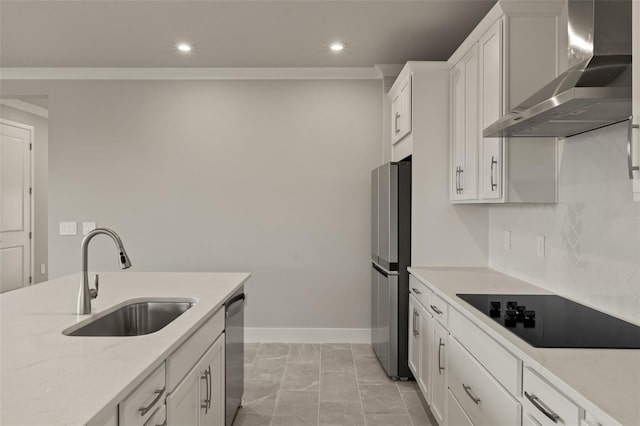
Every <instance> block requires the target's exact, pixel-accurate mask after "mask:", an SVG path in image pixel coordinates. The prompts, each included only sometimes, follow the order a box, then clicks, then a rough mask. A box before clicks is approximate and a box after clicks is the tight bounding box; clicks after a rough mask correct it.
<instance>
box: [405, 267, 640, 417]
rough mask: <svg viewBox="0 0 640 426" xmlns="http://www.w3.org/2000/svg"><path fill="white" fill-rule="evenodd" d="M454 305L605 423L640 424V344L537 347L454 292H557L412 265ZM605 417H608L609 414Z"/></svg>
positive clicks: (486, 272)
mask: <svg viewBox="0 0 640 426" xmlns="http://www.w3.org/2000/svg"><path fill="white" fill-rule="evenodd" d="M409 271H410V272H411V273H412V274H413V275H414V276H416V277H417V278H418V279H420V280H421V281H423V282H425V283H426V284H428V285H429V286H430V287H432V288H433V289H434V290H435V293H437V294H438V295H439V296H441V297H442V298H444V299H445V300H446V301H447V302H448V303H449V304H450V305H451V306H452V307H454V308H455V309H456V310H458V311H459V312H461V313H462V314H463V315H465V316H466V317H468V318H469V319H471V320H472V321H473V322H474V323H475V324H476V325H478V326H479V327H480V328H481V329H483V330H484V331H485V332H486V333H487V334H489V335H490V336H491V337H493V338H494V339H495V340H496V341H498V342H499V343H500V344H501V345H502V346H504V347H505V348H507V350H509V351H510V352H512V353H513V354H514V355H516V356H517V357H519V358H520V359H522V360H523V361H524V364H525V367H526V366H530V367H533V368H534V369H535V370H537V371H538V372H540V373H542V374H543V375H544V376H545V377H547V378H548V379H549V380H550V381H552V382H553V384H554V385H555V386H556V387H558V388H559V389H560V390H561V391H563V392H564V393H565V394H567V395H568V396H569V397H571V398H572V399H573V400H574V401H575V402H576V403H578V404H579V405H581V406H582V408H584V409H585V410H587V411H588V412H589V411H593V412H594V414H596V417H598V418H599V419H600V421H601V422H603V423H604V424H614V423H615V422H617V423H619V424H621V425H625V426H637V425H640V350H634V349H563V348H559V349H549V348H535V347H533V346H531V345H529V344H528V343H527V342H525V341H524V340H522V339H520V338H519V337H518V336H516V335H515V334H513V333H511V332H510V331H508V330H507V329H506V328H504V327H502V326H500V325H499V324H498V323H496V322H495V321H494V320H492V319H491V318H489V317H488V316H487V315H484V314H483V313H481V312H480V311H478V310H477V309H475V308H474V307H473V306H471V305H470V304H468V303H467V302H465V301H464V300H462V299H461V298H459V297H458V296H456V294H458V293H487V294H553V293H551V292H549V291H548V290H545V289H543V288H540V287H537V286H535V285H532V284H529V283H527V282H524V281H521V280H518V279H516V278H513V277H510V276H508V275H505V274H502V273H500V272H497V271H494V270H491V269H487V268H414V267H412V268H409ZM606 417H609V418H608V419H607V418H606Z"/></svg>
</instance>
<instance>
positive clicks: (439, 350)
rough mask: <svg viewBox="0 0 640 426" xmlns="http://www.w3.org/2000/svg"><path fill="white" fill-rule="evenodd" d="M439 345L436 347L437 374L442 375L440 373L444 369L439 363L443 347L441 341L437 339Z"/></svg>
mask: <svg viewBox="0 0 640 426" xmlns="http://www.w3.org/2000/svg"><path fill="white" fill-rule="evenodd" d="M439 343H440V344H439V345H438V374H442V372H443V371H444V367H443V366H442V363H441V359H442V355H441V353H442V347H443V346H444V343H442V339H439Z"/></svg>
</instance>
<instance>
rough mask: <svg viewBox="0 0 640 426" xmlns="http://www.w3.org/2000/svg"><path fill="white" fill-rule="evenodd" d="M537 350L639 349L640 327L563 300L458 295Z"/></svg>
mask: <svg viewBox="0 0 640 426" xmlns="http://www.w3.org/2000/svg"><path fill="white" fill-rule="evenodd" d="M457 296H458V297H460V298H461V299H462V300H464V301H466V302H467V303H469V304H471V305H472V306H473V307H474V308H476V309H478V310H479V311H480V312H482V313H483V314H485V315H487V316H488V317H490V318H492V319H493V320H494V321H496V322H497V323H498V324H500V325H501V326H503V327H505V328H506V329H507V330H509V331H511V332H512V333H514V334H516V335H517V336H518V337H520V338H521V339H523V340H524V341H526V342H527V343H529V344H530V345H532V346H535V347H537V348H601V349H640V327H639V326H637V325H634V324H631V323H629V322H626V321H623V320H620V319H618V318H614V317H612V316H611V315H607V314H605V313H603V312H600V311H596V310H595V309H591V308H588V307H586V306H584V305H581V304H579V303H576V302H572V301H571V300H568V299H565V298H564V297H560V296H555V295H531V294H495V295H494V294H458V295H457Z"/></svg>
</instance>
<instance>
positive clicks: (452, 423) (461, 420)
mask: <svg viewBox="0 0 640 426" xmlns="http://www.w3.org/2000/svg"><path fill="white" fill-rule="evenodd" d="M447 411H448V413H447V423H446V424H447V425H449V426H473V423H471V419H469V417H468V416H467V415H466V414H465V412H464V410H463V409H462V407H461V406H460V403H459V402H458V401H457V400H456V397H455V396H453V394H452V393H451V391H450V390H447Z"/></svg>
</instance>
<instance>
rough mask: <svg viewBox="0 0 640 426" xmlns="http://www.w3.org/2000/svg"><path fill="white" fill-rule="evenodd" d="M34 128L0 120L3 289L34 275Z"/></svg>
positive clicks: (0, 272)
mask: <svg viewBox="0 0 640 426" xmlns="http://www.w3.org/2000/svg"><path fill="white" fill-rule="evenodd" d="M32 137H33V129H32V128H30V127H29V126H23V125H20V124H18V123H13V122H9V121H6V120H2V121H0V293H1V292H5V291H8V290H13V289H16V288H20V287H23V286H25V285H28V284H29V281H30V276H31V239H30V237H31V195H30V191H31V190H30V188H31V143H32Z"/></svg>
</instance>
